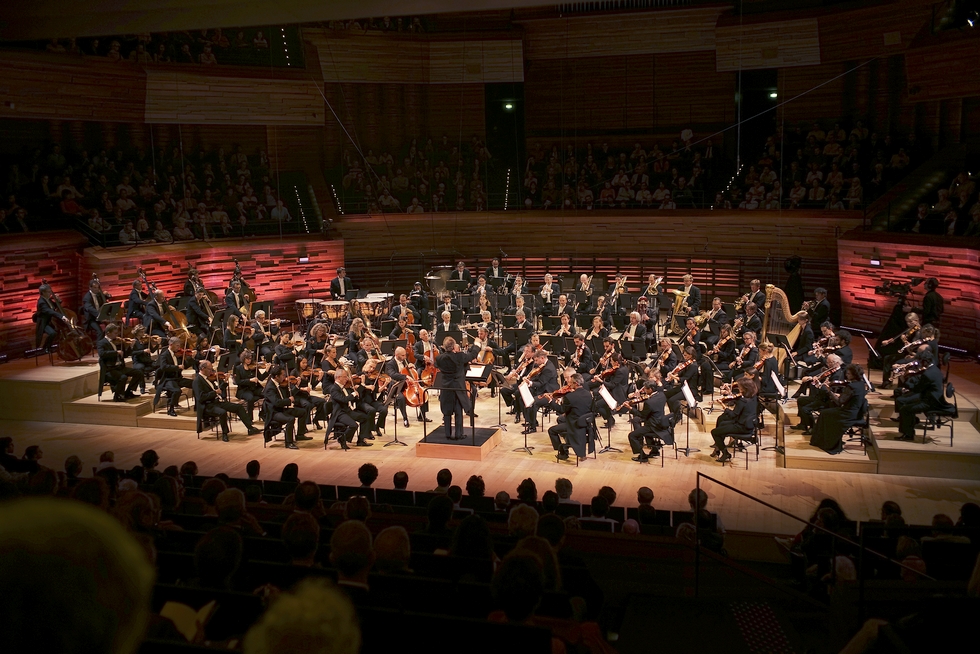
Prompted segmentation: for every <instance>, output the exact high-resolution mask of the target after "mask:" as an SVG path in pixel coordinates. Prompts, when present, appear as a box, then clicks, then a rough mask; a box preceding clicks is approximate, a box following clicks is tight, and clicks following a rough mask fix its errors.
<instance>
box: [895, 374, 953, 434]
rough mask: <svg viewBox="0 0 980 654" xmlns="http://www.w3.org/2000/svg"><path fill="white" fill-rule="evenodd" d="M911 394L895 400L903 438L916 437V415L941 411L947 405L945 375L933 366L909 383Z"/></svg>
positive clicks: (900, 396)
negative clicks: (934, 410)
mask: <svg viewBox="0 0 980 654" xmlns="http://www.w3.org/2000/svg"><path fill="white" fill-rule="evenodd" d="M907 386H908V387H909V390H910V392H908V393H905V394H904V395H899V396H898V397H897V398H896V400H895V407H896V408H897V409H898V414H899V419H898V424H899V431H900V432H902V436H904V437H906V438H909V437H913V436H915V415H916V414H917V413H921V412H923V411H928V410H932V409H941V408H943V407H945V406H946V405H947V402H946V398H945V397H944V393H943V373H942V372H941V371H940V370H939V368H938V367H937V366H935V365H931V366H929V367H928V368H926V369H925V370H924V371H922V372H921V373H920V374H918V375H915V376H914V377H912V378H911V379H910V380H909V381H908V382H907Z"/></svg>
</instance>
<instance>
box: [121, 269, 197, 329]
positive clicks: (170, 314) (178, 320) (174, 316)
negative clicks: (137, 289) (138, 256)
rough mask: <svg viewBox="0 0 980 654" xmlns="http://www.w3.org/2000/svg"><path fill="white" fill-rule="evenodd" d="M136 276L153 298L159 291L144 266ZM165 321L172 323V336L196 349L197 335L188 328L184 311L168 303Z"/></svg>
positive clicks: (164, 315) (138, 270)
mask: <svg viewBox="0 0 980 654" xmlns="http://www.w3.org/2000/svg"><path fill="white" fill-rule="evenodd" d="M136 274H137V275H138V276H139V278H140V281H141V282H143V284H145V285H146V288H147V290H148V291H149V297H151V298H152V297H153V294H154V293H156V291H157V287H156V284H154V283H153V282H151V281H149V280H148V279H147V278H146V273H145V272H144V271H143V267H142V266H140V267H139V268H137V269H136ZM163 319H164V320H166V321H167V322H169V323H170V334H169V335H170V336H177V337H178V338H181V339H183V341H184V346H185V347H188V348H194V347H196V346H197V334H194V333H192V332H191V331H190V330H189V329H188V328H187V316H185V315H184V313H183V312H182V311H177V309H175V308H173V307H172V306H170V304H169V303H168V304H167V308H166V309H165V310H164V312H163Z"/></svg>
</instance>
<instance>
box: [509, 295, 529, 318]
mask: <svg viewBox="0 0 980 654" xmlns="http://www.w3.org/2000/svg"><path fill="white" fill-rule="evenodd" d="M520 311H523V312H524V317H525V318H527V321H528V322H529V323H531V324H534V310H533V309H532V308H531V307H529V306H527V305H526V304H525V303H524V297H523V296H521V295H517V296H515V297H514V304H512V305H510V306H509V307H507V308H506V309H504V314H505V315H511V316H516V315H517V313H518V312H520Z"/></svg>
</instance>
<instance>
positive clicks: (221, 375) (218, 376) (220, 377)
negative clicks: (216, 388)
mask: <svg viewBox="0 0 980 654" xmlns="http://www.w3.org/2000/svg"><path fill="white" fill-rule="evenodd" d="M208 379H209V380H211V381H225V380H226V379H228V373H227V372H220V371H217V370H215V371H214V372H212V373H211V374H210V375H208Z"/></svg>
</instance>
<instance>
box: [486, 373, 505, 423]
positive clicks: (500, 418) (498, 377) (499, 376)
mask: <svg viewBox="0 0 980 654" xmlns="http://www.w3.org/2000/svg"><path fill="white" fill-rule="evenodd" d="M489 368H490V378H491V379H492V380H493V382H494V383H495V384H497V388H498V389H499V388H501V387H502V386H503V385H504V381H505V379H504V375H503V373H501V372H500V371H499V370H497V369H496V368H494V367H493V366H489ZM502 397H503V396H502V395H501V394H500V391H499V390H498V391H497V424H496V425H491V426H492V427H496V428H498V429H502V430H504V431H507V425H505V424H504V414H503V412H502V411H501V408H500V403H501V398H502Z"/></svg>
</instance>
